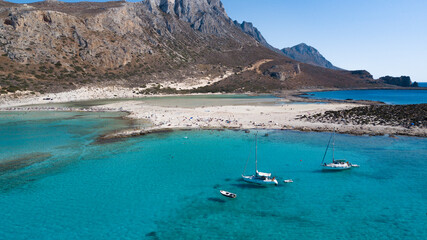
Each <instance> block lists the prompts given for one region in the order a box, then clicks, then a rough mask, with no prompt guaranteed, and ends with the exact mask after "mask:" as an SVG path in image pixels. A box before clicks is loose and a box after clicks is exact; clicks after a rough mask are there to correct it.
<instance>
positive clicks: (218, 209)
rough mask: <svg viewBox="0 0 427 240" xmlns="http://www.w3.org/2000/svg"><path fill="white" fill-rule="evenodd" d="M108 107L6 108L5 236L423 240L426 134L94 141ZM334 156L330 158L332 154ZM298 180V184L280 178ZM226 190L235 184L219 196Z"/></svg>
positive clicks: (109, 125) (2, 138)
mask: <svg viewBox="0 0 427 240" xmlns="http://www.w3.org/2000/svg"><path fill="white" fill-rule="evenodd" d="M117 117H118V115H114V116H111V115H109V114H89V113H86V114H80V113H27V114H23V113H1V114H0V208H1V211H0V238H1V239H107V238H108V239H141V238H142V239H255V238H263V239H426V238H427V181H426V179H427V140H426V139H423V138H410V137H398V138H397V139H395V138H390V137H385V136H384V137H368V136H350V135H341V134H338V135H337V136H336V157H339V158H346V159H347V160H349V161H351V162H353V163H358V164H360V165H361V167H360V168H359V169H351V170H348V171H345V172H332V173H331V172H322V171H320V168H319V165H320V162H321V158H322V156H323V153H324V150H325V145H326V144H327V141H328V138H329V136H330V135H329V133H309V132H308V133H305V132H294V131H261V132H260V133H259V135H260V136H263V135H264V133H268V134H269V135H268V136H267V137H259V138H258V140H259V141H258V158H259V165H258V166H259V170H261V171H271V172H272V173H273V174H274V175H275V176H277V177H278V178H279V180H280V183H281V184H280V185H279V186H277V187H270V188H263V187H257V186H253V185H249V184H247V183H245V182H242V181H241V179H240V175H241V174H242V171H243V168H244V166H245V163H246V161H247V159H248V157H249V158H250V159H249V163H250V164H249V167H248V169H247V171H248V172H251V171H253V169H254V166H253V161H254V158H253V152H254V135H253V133H250V134H247V133H244V132H243V131H208V130H204V131H177V132H172V133H162V134H152V135H147V136H143V137H137V138H129V139H125V140H123V141H120V142H114V143H107V144H96V143H95V142H94V139H95V138H96V137H97V136H99V135H100V134H103V133H106V132H108V131H111V130H113V129H115V128H124V127H126V126H127V125H128V123H127V122H125V121H124V120H121V119H120V118H117ZM328 157H330V156H328ZM288 178H292V179H293V180H294V183H291V184H284V183H283V182H282V180H283V179H288ZM220 189H225V190H229V191H231V192H235V193H237V195H238V196H237V198H236V199H228V198H224V197H222V196H221V195H220V194H219V190H220Z"/></svg>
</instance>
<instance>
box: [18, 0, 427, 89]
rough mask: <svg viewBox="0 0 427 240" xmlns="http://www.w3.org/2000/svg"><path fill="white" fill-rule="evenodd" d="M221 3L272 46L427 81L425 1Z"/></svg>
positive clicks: (254, 0)
mask: <svg viewBox="0 0 427 240" xmlns="http://www.w3.org/2000/svg"><path fill="white" fill-rule="evenodd" d="M95 1H96V0H95ZM11 2H19V3H23V2H29V1H25V0H22V1H20V0H15V1H11ZM68 2H73V0H70V1H68ZM98 2H99V0H98ZM101 2H102V1H101ZM222 3H223V4H224V7H225V10H226V12H227V14H228V15H229V17H231V18H232V19H233V20H238V21H239V22H242V21H248V22H252V23H253V24H254V26H255V27H257V28H258V30H260V31H261V33H262V34H263V36H264V38H265V39H266V40H267V41H268V42H269V43H270V44H271V45H272V46H274V47H276V48H280V49H281V48H284V47H291V46H294V45H297V44H299V43H302V42H304V43H306V44H308V45H311V46H313V47H315V48H316V49H317V50H319V52H320V53H321V54H322V55H323V56H324V57H325V58H326V59H328V60H329V61H331V62H332V64H334V65H335V66H337V67H340V68H343V69H348V70H358V69H365V70H368V71H369V72H370V73H371V74H373V75H374V77H375V78H379V77H381V76H385V75H391V76H401V75H407V76H410V77H411V79H412V81H418V82H427V0H222Z"/></svg>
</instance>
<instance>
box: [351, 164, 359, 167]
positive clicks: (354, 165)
mask: <svg viewBox="0 0 427 240" xmlns="http://www.w3.org/2000/svg"><path fill="white" fill-rule="evenodd" d="M351 167H360V166H359V164H354V163H351Z"/></svg>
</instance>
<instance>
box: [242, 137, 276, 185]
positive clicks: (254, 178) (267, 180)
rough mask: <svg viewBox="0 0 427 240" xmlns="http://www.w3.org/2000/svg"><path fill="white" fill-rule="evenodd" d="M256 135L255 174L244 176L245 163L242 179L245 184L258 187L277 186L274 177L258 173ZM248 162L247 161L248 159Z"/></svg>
mask: <svg viewBox="0 0 427 240" xmlns="http://www.w3.org/2000/svg"><path fill="white" fill-rule="evenodd" d="M257 150H258V144H257V134H255V174H254V175H251V176H245V170H246V166H247V165H248V163H246V166H245V170H243V174H242V178H243V180H244V181H245V182H248V183H254V184H259V185H277V184H279V183H278V182H277V180H276V178H275V177H273V178H272V177H271V173H265V172H258V158H257ZM248 160H249V159H248Z"/></svg>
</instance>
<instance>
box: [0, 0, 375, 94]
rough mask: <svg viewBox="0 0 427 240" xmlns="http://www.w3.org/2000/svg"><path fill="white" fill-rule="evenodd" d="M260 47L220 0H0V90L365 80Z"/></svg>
mask: <svg viewBox="0 0 427 240" xmlns="http://www.w3.org/2000/svg"><path fill="white" fill-rule="evenodd" d="M270 47H271V46H270V45H268V43H267V42H266V41H265V39H264V38H263V37H262V35H261V33H260V32H259V31H258V30H257V29H256V28H255V27H253V25H252V24H250V23H247V22H243V23H242V24H238V23H237V22H234V21H232V20H231V19H230V18H229V17H228V16H227V14H226V12H225V9H224V7H223V5H222V3H221V1H220V0H144V1H141V2H137V3H130V2H124V1H122V2H117V1H114V2H103V3H98V2H78V3H65V2H59V1H52V0H50V1H45V2H36V3H31V4H14V3H8V2H0V93H7V92H14V91H17V90H30V91H35V92H46V91H63V90H67V89H73V88H77V87H79V86H82V85H108V84H109V85H111V84H114V85H124V86H131V87H142V88H144V87H145V86H147V85H150V84H151V85H153V84H157V85H156V87H155V89H156V90H164V91H177V90H179V89H171V87H170V86H172V85H173V84H174V83H179V82H186V81H192V80H194V79H201V78H203V79H208V82H212V86H209V87H208V88H204V89H203V91H207V89H210V91H246V90H248V89H253V90H254V91H272V90H281V89H290V88H301V87H320V86H326V87H347V86H370V85H372V84H373V82H372V79H366V78H364V77H363V78H361V77H360V76H355V75H354V74H352V73H351V72H347V71H339V72H337V71H331V70H324V69H318V68H317V67H315V66H312V65H307V64H303V63H298V62H296V61H294V60H291V59H289V58H287V57H284V56H283V55H281V54H278V53H277V52H275V51H273V50H271V48H270ZM266 60H267V61H266ZM259 63H262V64H260V65H259V66H258V65H257V64H259ZM267 63H274V64H275V65H274V66H273V65H271V66H269V67H268V69H266V66H267V65H268V64H267ZM254 66H256V67H254ZM314 74H323V75H325V76H327V77H323V76H315V75H314ZM215 79H216V80H215ZM313 79H329V80H328V81H324V80H321V81H319V80H316V81H313ZM214 80H215V81H214ZM218 81H220V82H218ZM214 82H216V83H215V84H214ZM237 82H239V85H235V84H234V83H237ZM198 90H202V89H195V90H194V91H198Z"/></svg>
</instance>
